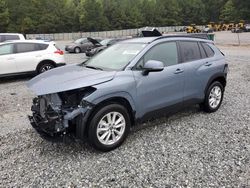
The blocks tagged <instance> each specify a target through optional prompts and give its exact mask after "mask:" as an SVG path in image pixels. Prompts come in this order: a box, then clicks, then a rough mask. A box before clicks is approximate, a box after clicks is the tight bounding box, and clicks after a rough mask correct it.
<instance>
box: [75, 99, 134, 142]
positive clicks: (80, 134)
mask: <svg viewBox="0 0 250 188" xmlns="http://www.w3.org/2000/svg"><path fill="white" fill-rule="evenodd" d="M130 100H132V99H128V98H127V97H124V96H111V97H107V96H106V97H105V98H101V99H99V100H97V101H95V103H94V104H95V105H94V107H93V108H92V109H91V110H89V111H88V112H87V113H86V114H85V115H86V116H84V117H83V118H82V119H81V120H80V123H82V124H81V125H79V126H81V129H79V130H81V132H76V135H77V137H78V138H84V137H87V132H88V128H89V125H90V121H91V118H92V117H93V116H94V114H95V113H96V112H97V111H98V110H100V109H101V108H102V107H104V106H106V105H108V104H120V105H122V106H124V107H125V108H126V109H127V110H128V113H129V117H130V120H131V125H132V126H133V125H134V124H135V113H136V112H135V107H134V104H133V103H131V101H130ZM78 120H79V117H78Z"/></svg>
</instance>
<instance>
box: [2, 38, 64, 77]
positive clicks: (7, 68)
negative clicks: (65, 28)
mask: <svg viewBox="0 0 250 188" xmlns="http://www.w3.org/2000/svg"><path fill="white" fill-rule="evenodd" d="M62 65H65V59H64V52H63V51H62V50H60V49H59V48H58V47H57V46H56V44H55V43H54V42H44V41H36V40H25V41H21V40H18V41H7V42H5V43H0V77H5V76H10V75H18V74H27V73H37V74H40V73H43V72H45V71H47V70H50V69H52V68H55V67H58V66H62Z"/></svg>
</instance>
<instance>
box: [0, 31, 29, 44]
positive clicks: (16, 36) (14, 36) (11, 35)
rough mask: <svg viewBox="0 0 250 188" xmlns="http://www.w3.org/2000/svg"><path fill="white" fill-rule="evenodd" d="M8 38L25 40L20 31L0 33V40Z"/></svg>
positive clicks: (7, 39)
mask: <svg viewBox="0 0 250 188" xmlns="http://www.w3.org/2000/svg"><path fill="white" fill-rule="evenodd" d="M9 40H25V37H24V36H23V34H20V33H0V42H4V41H9Z"/></svg>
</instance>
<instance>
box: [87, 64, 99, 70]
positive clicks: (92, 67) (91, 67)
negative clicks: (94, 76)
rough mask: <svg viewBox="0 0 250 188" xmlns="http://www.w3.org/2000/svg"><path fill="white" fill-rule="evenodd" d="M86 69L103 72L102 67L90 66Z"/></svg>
mask: <svg viewBox="0 0 250 188" xmlns="http://www.w3.org/2000/svg"><path fill="white" fill-rule="evenodd" d="M85 67H87V68H90V69H95V70H103V69H102V68H100V67H94V66H90V65H86V66H85Z"/></svg>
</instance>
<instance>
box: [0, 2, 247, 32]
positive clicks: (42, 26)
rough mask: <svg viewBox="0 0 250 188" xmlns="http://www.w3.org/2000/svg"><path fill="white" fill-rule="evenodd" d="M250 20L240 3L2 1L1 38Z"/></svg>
mask: <svg viewBox="0 0 250 188" xmlns="http://www.w3.org/2000/svg"><path fill="white" fill-rule="evenodd" d="M239 20H250V1H243V0H53V1H51V0H0V32H21V33H61V32H78V31H103V30H115V29H130V28H139V27H143V26H155V27H158V26H175V25H188V24H192V23H195V24H206V23H208V22H210V21H213V22H219V21H223V22H238V21H239Z"/></svg>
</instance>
